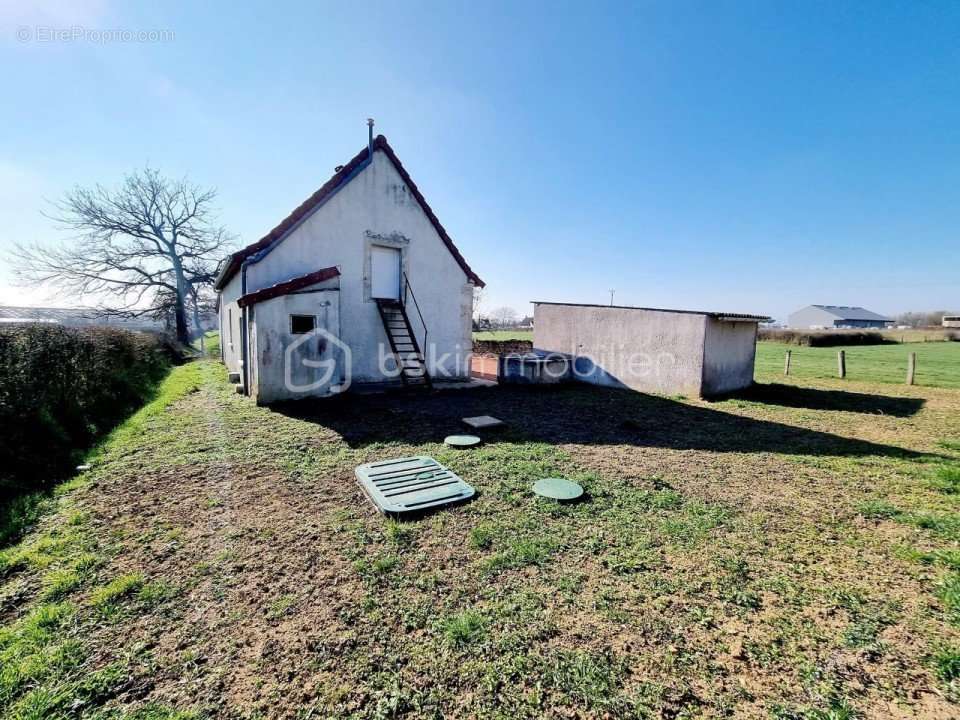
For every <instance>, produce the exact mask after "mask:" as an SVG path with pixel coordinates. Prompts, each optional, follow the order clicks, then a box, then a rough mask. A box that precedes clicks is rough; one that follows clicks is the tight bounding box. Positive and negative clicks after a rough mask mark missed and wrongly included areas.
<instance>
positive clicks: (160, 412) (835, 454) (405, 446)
mask: <svg viewBox="0 0 960 720" xmlns="http://www.w3.org/2000/svg"><path fill="white" fill-rule="evenodd" d="M766 352H767V350H763V351H762V353H766ZM795 353H797V351H796V349H795ZM775 360H776V358H775V357H774V354H773V353H772V351H771V354H770V355H769V357H768V358H767V359H766V360H764V365H765V366H769V367H770V368H772V369H769V370H767V371H765V372H768V373H769V374H770V377H771V378H772V377H773V375H774V374H775V368H774V367H773V364H774V363H775ZM795 360H798V356H797V355H795ZM922 362H927V361H926V360H925V361H922ZM797 365H798V371H799V366H800V365H802V363H801V362H799V361H798V362H797ZM921 367H923V365H922V363H921ZM853 368H855V365H854V363H853V360H852V361H851V369H853ZM224 374H225V373H224V370H223V367H222V366H220V365H219V364H218V363H216V362H214V361H212V360H201V361H197V362H193V363H190V364H188V365H184V366H181V367H177V368H175V369H174V370H173V371H172V373H171V375H170V376H169V377H168V379H167V381H166V382H165V383H164V385H163V386H162V387H161V389H160V392H159V394H158V396H157V398H156V399H155V400H154V401H153V402H152V403H151V404H150V405H149V406H147V407H146V408H145V409H144V410H142V411H141V412H140V413H138V414H137V415H135V416H133V417H132V418H131V419H130V420H129V421H128V422H127V423H126V424H125V425H123V426H122V427H121V428H119V429H118V430H117V431H116V432H114V434H113V435H112V436H111V437H110V438H109V440H108V441H107V442H106V443H105V444H104V446H103V447H102V448H101V449H100V450H99V451H98V452H97V453H96V454H95V455H94V456H93V457H92V458H91V461H92V463H93V470H91V471H90V472H87V473H84V474H83V475H82V476H80V477H79V478H77V479H76V480H75V481H73V482H72V483H70V484H69V485H66V486H63V487H62V488H61V489H60V491H59V493H58V496H57V497H56V498H55V499H54V500H52V501H51V505H52V506H53V507H52V509H51V511H50V512H49V514H47V515H46V516H45V519H44V520H42V521H41V523H40V524H39V526H38V527H36V528H35V529H34V530H33V531H32V532H30V533H29V534H28V535H27V536H26V537H25V538H24V539H23V540H22V541H21V542H20V543H19V544H18V545H15V546H13V547H10V548H8V549H7V550H5V551H3V552H2V553H0V623H2V628H0V714H2V715H3V716H5V717H10V718H77V717H79V718H88V717H96V718H120V717H130V718H138V719H139V720H158V719H160V718H166V719H172V718H186V717H215V718H241V717H243V718H258V717H259V718H274V717H289V718H325V717H335V718H389V717H410V718H436V717H456V718H511V719H516V718H540V717H555V718H574V717H576V718H588V717H589V718H594V717H596V718H641V717H662V718H697V717H702V718H708V717H709V718H715V717H745V718H779V719H780V720H797V719H800V718H803V719H806V720H827V719H828V718H829V719H833V720H840V719H843V718H894V717H915V718H952V717H957V715H958V705H957V704H956V703H957V701H958V699H960V697H958V694H960V550H958V542H960V412H958V411H960V391H957V390H952V389H941V388H931V387H912V388H908V387H905V386H898V385H886V384H882V383H864V382H858V381H856V380H847V381H842V382H841V381H838V380H826V379H808V378H803V377H794V378H791V382H792V383H796V384H791V385H761V386H759V387H758V388H756V389H755V390H753V391H751V392H749V393H746V394H744V395H743V396H742V397H738V398H732V399H728V400H724V401H722V402H702V401H695V400H675V399H667V398H658V397H651V396H643V395H638V394H631V393H626V392H622V391H616V390H605V389H600V388H593V387H586V386H570V387H560V388H551V389H544V388H516V387H503V388H490V389H483V390H477V391H470V392H458V393H453V392H447V393H436V394H433V395H426V396H413V397H405V396H401V395H384V396H363V397H351V398H346V399H344V400H343V401H342V402H328V403H326V404H324V403H316V404H314V403H306V404H301V405H294V406H288V407H284V408H276V409H274V410H269V409H264V408H258V407H255V406H253V405H251V404H250V403H249V402H248V401H247V400H246V399H244V398H242V397H240V396H237V395H236V394H235V393H234V392H233V388H232V386H230V385H229V384H227V383H226V381H225V379H224ZM480 413H491V414H493V415H496V416H498V417H501V418H503V419H505V420H506V421H507V422H508V427H507V429H506V430H503V431H501V432H500V433H499V434H496V435H490V436H488V438H487V442H486V443H485V444H484V445H483V446H481V447H480V448H479V449H475V450H472V451H459V452H457V451H452V450H449V449H447V448H446V447H445V446H444V445H443V444H442V442H441V441H442V438H443V437H444V436H445V435H447V434H449V433H452V432H457V431H459V430H460V422H459V418H460V417H462V416H464V415H474V414H480ZM421 453H422V454H430V455H433V456H435V457H436V458H438V459H439V460H440V461H441V462H444V463H446V464H448V465H449V466H450V467H452V468H453V469H455V470H456V471H457V472H458V473H460V474H461V475H462V476H463V477H464V478H465V479H467V480H468V481H469V482H470V483H472V484H473V485H474V486H475V487H476V488H477V490H478V496H477V498H476V499H475V500H474V502H472V503H470V504H468V505H465V506H462V507H458V508H454V509H448V510H444V511H441V512H438V513H435V514H433V515H429V516H427V517H424V518H421V519H419V520H417V521H414V522H404V523H399V522H389V521H385V520H384V519H383V518H382V517H380V516H378V515H376V514H375V513H373V512H372V511H371V509H370V507H369V506H368V505H367V504H366V503H365V501H364V500H363V497H362V495H361V493H360V492H359V491H358V489H357V486H356V484H355V482H354V478H353V468H354V466H355V465H357V464H358V463H362V462H367V461H370V460H374V459H380V458H386V457H399V456H404V455H409V454H421ZM545 476H564V477H569V478H572V479H575V480H577V481H578V482H580V483H582V484H583V485H584V487H585V488H586V490H587V492H588V496H587V498H586V500H585V501H583V502H580V503H577V504H573V505H559V504H554V503H550V502H546V501H539V500H537V499H535V498H534V497H533V496H532V495H531V493H530V485H531V483H532V482H533V481H535V480H536V479H538V478H541V477H545Z"/></svg>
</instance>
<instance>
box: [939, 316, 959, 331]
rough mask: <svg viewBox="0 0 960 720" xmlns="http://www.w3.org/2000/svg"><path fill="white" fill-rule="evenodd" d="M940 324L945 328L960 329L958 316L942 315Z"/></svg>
mask: <svg viewBox="0 0 960 720" xmlns="http://www.w3.org/2000/svg"><path fill="white" fill-rule="evenodd" d="M940 322H941V324H942V325H943V327H945V328H960V315H944V316H943V320H941V321H940Z"/></svg>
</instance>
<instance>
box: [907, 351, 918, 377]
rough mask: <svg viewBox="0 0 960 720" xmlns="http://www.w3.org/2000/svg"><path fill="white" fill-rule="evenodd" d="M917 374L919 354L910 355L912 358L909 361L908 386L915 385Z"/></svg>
mask: <svg viewBox="0 0 960 720" xmlns="http://www.w3.org/2000/svg"><path fill="white" fill-rule="evenodd" d="M916 373H917V354H916V353H915V352H912V353H910V357H909V359H908V360H907V385H913V378H914V376H915V375H916Z"/></svg>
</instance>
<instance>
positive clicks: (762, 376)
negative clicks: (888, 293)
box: [756, 342, 960, 388]
mask: <svg viewBox="0 0 960 720" xmlns="http://www.w3.org/2000/svg"><path fill="white" fill-rule="evenodd" d="M787 350H790V351H791V352H792V355H791V361H790V374H791V376H793V377H797V378H804V379H814V378H836V377H837V351H838V350H843V351H844V353H845V354H846V365H847V378H848V379H849V380H861V381H867V382H878V383H904V382H905V380H906V376H907V356H908V355H909V354H910V353H911V352H915V353H916V354H917V371H916V377H915V382H916V383H917V384H918V385H929V386H936V387H948V388H960V343H957V342H929V343H923V342H920V343H907V344H904V345H865V346H864V345H861V346H852V347H846V348H843V347H825V348H811V347H800V346H796V345H789V346H788V345H782V344H780V343H772V342H761V343H757V364H756V377H757V379H758V380H762V381H767V382H777V381H779V380H782V379H783V365H784V356H785V354H786V351H787Z"/></svg>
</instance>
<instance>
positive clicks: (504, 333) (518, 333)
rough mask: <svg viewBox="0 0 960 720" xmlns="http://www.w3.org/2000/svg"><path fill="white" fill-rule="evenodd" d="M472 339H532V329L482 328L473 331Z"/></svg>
mask: <svg viewBox="0 0 960 720" xmlns="http://www.w3.org/2000/svg"><path fill="white" fill-rule="evenodd" d="M473 339H474V340H497V341H500V342H502V341H504V340H533V330H483V331H478V332H474V333H473Z"/></svg>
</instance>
